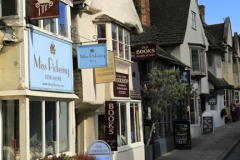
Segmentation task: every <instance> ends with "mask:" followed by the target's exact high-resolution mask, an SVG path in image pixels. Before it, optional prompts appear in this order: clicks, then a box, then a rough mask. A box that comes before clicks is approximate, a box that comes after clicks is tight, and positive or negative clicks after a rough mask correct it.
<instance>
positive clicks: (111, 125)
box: [105, 101, 118, 151]
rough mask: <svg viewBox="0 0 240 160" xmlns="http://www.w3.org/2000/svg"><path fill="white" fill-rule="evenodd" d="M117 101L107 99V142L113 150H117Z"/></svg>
mask: <svg viewBox="0 0 240 160" xmlns="http://www.w3.org/2000/svg"><path fill="white" fill-rule="evenodd" d="M117 114H118V113H117V102H116V101H105V124H106V128H105V132H106V142H107V143H108V144H109V146H110V147H111V150H112V151H117V126H118V125H117V124H118V119H117Z"/></svg>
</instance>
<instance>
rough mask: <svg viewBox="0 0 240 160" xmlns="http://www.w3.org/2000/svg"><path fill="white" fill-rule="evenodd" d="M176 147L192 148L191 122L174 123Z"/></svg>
mask: <svg viewBox="0 0 240 160" xmlns="http://www.w3.org/2000/svg"><path fill="white" fill-rule="evenodd" d="M173 131H174V141H175V145H180V146H184V145H186V146H189V147H191V134H190V122H189V121H174V130H173Z"/></svg>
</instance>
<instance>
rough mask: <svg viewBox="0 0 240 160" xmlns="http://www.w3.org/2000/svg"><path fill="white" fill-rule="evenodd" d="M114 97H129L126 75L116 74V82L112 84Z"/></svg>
mask: <svg viewBox="0 0 240 160" xmlns="http://www.w3.org/2000/svg"><path fill="white" fill-rule="evenodd" d="M114 96H115V97H129V79H128V74H123V73H118V72H116V82H114Z"/></svg>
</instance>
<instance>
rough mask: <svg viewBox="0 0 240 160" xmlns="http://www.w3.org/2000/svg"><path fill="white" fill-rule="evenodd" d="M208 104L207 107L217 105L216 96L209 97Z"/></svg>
mask: <svg viewBox="0 0 240 160" xmlns="http://www.w3.org/2000/svg"><path fill="white" fill-rule="evenodd" d="M208 104H209V105H217V96H209V97H208Z"/></svg>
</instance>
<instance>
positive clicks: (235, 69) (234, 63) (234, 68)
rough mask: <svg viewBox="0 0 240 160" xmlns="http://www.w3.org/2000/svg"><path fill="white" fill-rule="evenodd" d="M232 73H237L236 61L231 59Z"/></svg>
mask: <svg viewBox="0 0 240 160" xmlns="http://www.w3.org/2000/svg"><path fill="white" fill-rule="evenodd" d="M233 73H238V67H237V59H233Z"/></svg>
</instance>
